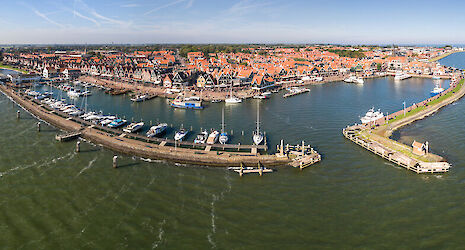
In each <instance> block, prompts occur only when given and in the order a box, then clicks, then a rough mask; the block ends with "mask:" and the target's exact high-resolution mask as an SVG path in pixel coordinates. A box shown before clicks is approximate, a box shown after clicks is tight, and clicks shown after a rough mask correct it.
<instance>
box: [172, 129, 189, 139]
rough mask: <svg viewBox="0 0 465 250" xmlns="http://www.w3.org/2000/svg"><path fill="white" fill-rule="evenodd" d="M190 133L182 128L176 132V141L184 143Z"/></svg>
mask: <svg viewBox="0 0 465 250" xmlns="http://www.w3.org/2000/svg"><path fill="white" fill-rule="evenodd" d="M188 133H189V131H187V130H185V129H183V128H182V129H180V130H179V131H178V132H176V134H175V135H174V140H176V141H182V140H183V139H184V138H185V137H186V135H187V134H188Z"/></svg>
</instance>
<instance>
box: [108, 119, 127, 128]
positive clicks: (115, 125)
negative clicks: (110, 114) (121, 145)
mask: <svg viewBox="0 0 465 250" xmlns="http://www.w3.org/2000/svg"><path fill="white" fill-rule="evenodd" d="M124 124H126V120H122V119H116V120H113V121H112V122H111V123H110V124H108V127H110V128H119V127H121V126H123V125H124Z"/></svg>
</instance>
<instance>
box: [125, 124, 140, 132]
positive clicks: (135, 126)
mask: <svg viewBox="0 0 465 250" xmlns="http://www.w3.org/2000/svg"><path fill="white" fill-rule="evenodd" d="M142 127H144V123H143V122H137V123H136V122H134V123H131V124H129V125H128V126H127V127H125V128H124V129H123V131H124V132H126V133H134V132H137V131H139V130H141V129H142Z"/></svg>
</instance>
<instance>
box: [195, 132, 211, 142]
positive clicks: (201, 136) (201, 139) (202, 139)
mask: <svg viewBox="0 0 465 250" xmlns="http://www.w3.org/2000/svg"><path fill="white" fill-rule="evenodd" d="M207 138H208V132H207V131H206V130H205V131H202V132H200V134H198V135H197V137H195V140H194V143H195V144H204V143H205V142H207Z"/></svg>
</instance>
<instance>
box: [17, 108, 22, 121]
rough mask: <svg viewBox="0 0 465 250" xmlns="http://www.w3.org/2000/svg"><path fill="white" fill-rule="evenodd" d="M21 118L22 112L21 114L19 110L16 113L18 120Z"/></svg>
mask: <svg viewBox="0 0 465 250" xmlns="http://www.w3.org/2000/svg"><path fill="white" fill-rule="evenodd" d="M20 117H21V112H19V110H18V111H16V119H18V120H19V118H20Z"/></svg>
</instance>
